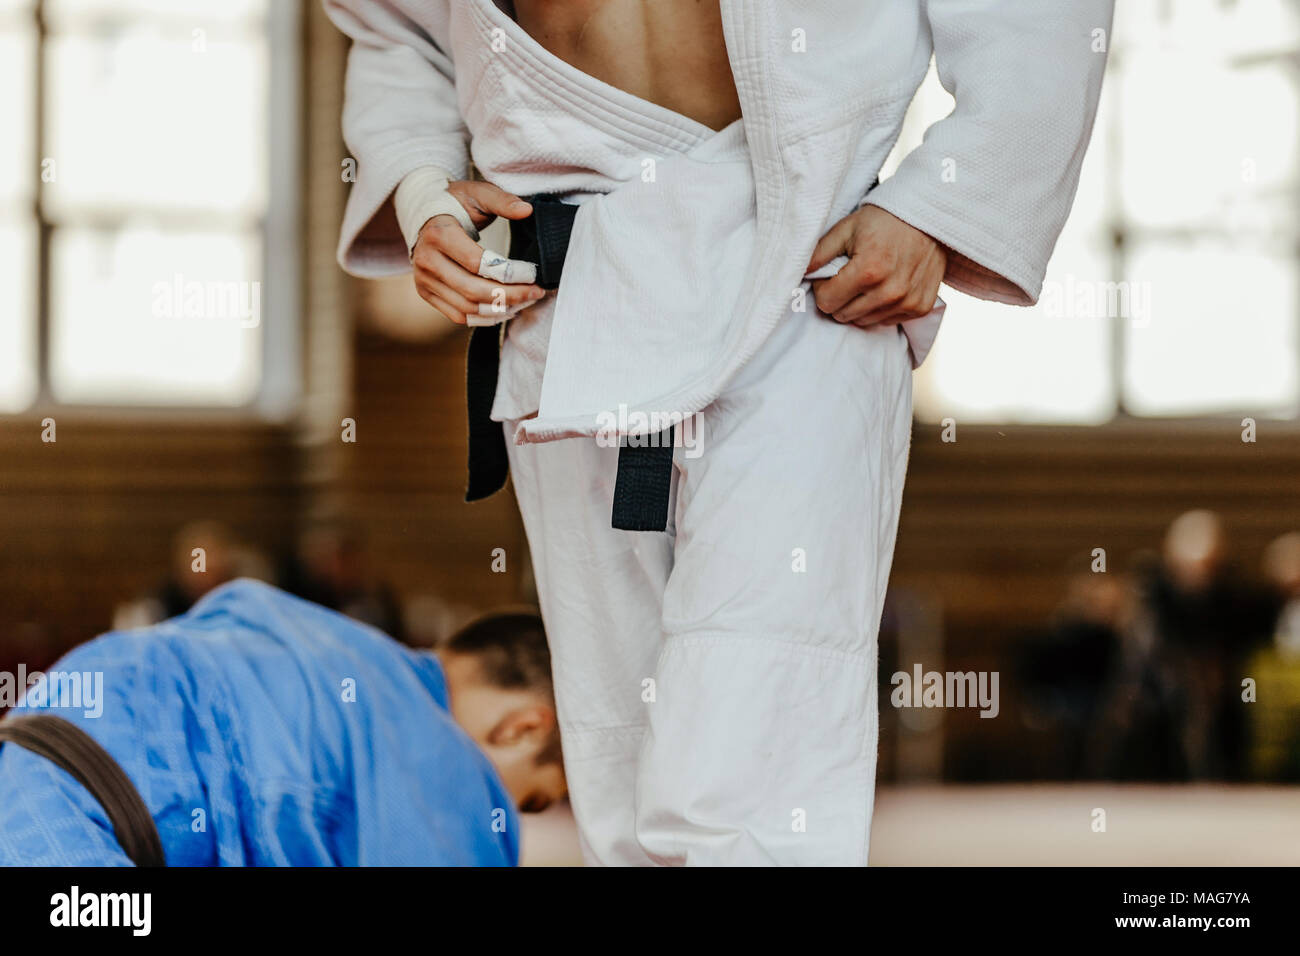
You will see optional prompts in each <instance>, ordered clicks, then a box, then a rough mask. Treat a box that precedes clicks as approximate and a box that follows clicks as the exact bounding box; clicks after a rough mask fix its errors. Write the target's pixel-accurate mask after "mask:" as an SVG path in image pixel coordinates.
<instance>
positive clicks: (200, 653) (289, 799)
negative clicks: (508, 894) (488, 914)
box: [0, 580, 519, 866]
mask: <svg viewBox="0 0 1300 956" xmlns="http://www.w3.org/2000/svg"><path fill="white" fill-rule="evenodd" d="M73 674H80V675H82V679H83V680H84V681H86V682H87V683H85V685H84V687H85V689H86V690H87V693H86V694H85V696H84V698H83V699H81V700H80V701H77V703H79V704H80V705H81V706H79V707H74V706H70V705H69V703H70V701H71V700H72V698H71V696H70V693H69V688H70V687H71V686H72V685H70V684H68V683H67V679H68V675H73ZM95 674H101V675H102V694H101V697H102V699H100V700H98V701H95V702H92V701H91V700H90V699H89V698H90V696H91V690H90V689H91V688H92V687H93V682H94V680H95V679H96V678H95V677H94V675H95ZM43 680H44V681H45V682H46V683H47V685H54V682H56V681H63V682H64V683H63V684H62V685H61V687H62V691H61V692H59V691H57V690H52V691H50V692H48V693H41V692H39V691H37V690H36V688H35V685H33V687H32V688H30V689H29V690H28V694H27V701H25V703H24V706H21V707H19V708H16V709H15V711H14V713H16V714H22V713H37V712H48V713H53V714H57V715H58V716H60V717H63V718H65V719H67V720H70V721H72V722H73V723H75V724H77V725H78V726H79V727H81V728H82V729H83V730H85V731H86V732H87V733H89V734H90V735H91V736H92V737H94V738H95V740H96V741H98V743H99V744H100V745H101V746H102V747H104V749H106V750H107V751H108V752H109V753H110V754H112V755H113V757H114V758H115V759H116V760H117V762H118V763H119V764H121V766H122V768H123V769H124V770H125V771H126V773H127V775H128V776H129V777H130V778H131V780H132V782H133V783H134V784H135V786H136V789H137V790H139V792H140V795H141V797H142V798H143V799H144V801H145V803H146V804H147V805H148V807H149V809H150V811H151V813H152V814H153V818H154V821H155V822H156V824H157V826H158V831H159V834H160V836H161V837H162V843H163V850H164V852H165V853H166V856H167V862H168V864H169V865H171V866H286V865H287V866H317V865H341V866H352V865H361V866H367V865H369V866H376V865H378V866H401V865H452V866H459V865H464V866H514V865H516V864H517V863H518V857H519V817H518V814H517V813H516V810H515V808H514V805H513V803H512V802H511V800H510V798H509V796H508V794H507V793H506V790H505V787H504V786H503V785H502V783H501V781H500V778H499V777H498V776H497V774H496V772H495V770H494V769H493V767H492V765H491V763H490V762H489V761H488V759H487V758H486V757H485V756H484V755H483V753H482V752H481V751H479V750H478V748H477V747H475V746H474V744H473V743H472V742H471V740H470V739H469V737H468V736H466V734H465V733H464V732H463V731H462V730H461V729H460V727H459V726H457V724H456V723H455V722H454V721H453V720H452V717H451V714H450V713H449V712H448V710H447V685H446V681H445V679H444V677H443V673H442V668H441V667H440V666H439V664H438V661H437V658H436V657H434V655H433V654H431V653H429V652H424V651H413V650H410V649H408V648H406V647H403V646H402V645H400V644H398V643H397V642H396V641H394V640H392V639H391V638H389V637H387V636H386V635H384V634H381V633H380V632H378V631H375V630H373V629H371V628H369V627H366V626H365V625H362V624H359V623H357V622H356V621H353V620H350V619H349V618H346V617H343V616H342V615H340V614H336V613H334V612H333V611H329V610H326V609H324V608H322V607H319V606H317V605H315V604H311V603H308V602H306V601H302V600H300V599H298V598H295V597H292V596H290V595H288V594H285V593H284V592H282V591H279V590H277V589H275V588H273V587H270V586H269V585H266V584H262V583H260V582H255V581H248V580H240V581H235V582H232V583H230V584H227V585H225V586H223V587H221V588H218V589H217V590H215V591H213V592H211V593H210V594H208V595H207V596H206V597H204V598H203V600H201V601H200V602H199V603H198V604H196V605H195V606H194V608H193V609H192V610H190V611H189V612H188V613H186V614H184V615H182V616H180V617H177V618H174V619H172V620H170V621H166V622H164V623H162V624H159V625H156V626H154V627H149V628H142V629H139V630H132V631H119V632H114V633H110V634H106V635H104V636H103V637H100V638H97V639H96V640H93V641H90V642H89V643H87V644H83V645H82V646H80V647H78V648H77V649H75V650H74V651H72V652H71V653H69V654H68V655H66V656H65V657H64V658H62V659H61V660H60V661H59V662H58V663H57V664H55V665H54V666H53V667H51V668H50V670H49V671H48V672H47V674H46V676H45V678H43ZM92 703H93V706H87V705H89V704H92ZM97 710H98V711H99V713H95V711H97ZM0 864H3V865H10V866H12V865H19V866H63V865H71V866H77V865H80V866H130V865H131V862H130V860H128V859H127V857H126V856H125V854H124V853H123V852H122V850H121V848H120V847H119V846H118V843H117V841H116V839H115V838H114V836H113V833H112V830H111V829H110V827H109V823H108V819H107V817H106V816H105V814H104V812H103V810H102V808H101V807H100V806H99V804H98V802H96V801H95V799H94V798H93V797H91V796H90V794H89V793H87V792H86V790H85V789H84V788H83V787H82V786H81V785H80V784H78V783H77V782H76V781H75V780H74V779H73V778H72V777H71V776H70V775H68V774H67V773H65V772H64V771H62V770H60V769H59V768H57V767H55V766H54V765H53V764H51V763H50V762H49V761H47V760H45V759H44V758H42V757H39V756H36V755H35V754H33V753H30V752H29V751H26V750H23V749H20V748H19V747H17V746H15V745H14V744H12V743H10V744H5V745H4V747H3V748H0Z"/></svg>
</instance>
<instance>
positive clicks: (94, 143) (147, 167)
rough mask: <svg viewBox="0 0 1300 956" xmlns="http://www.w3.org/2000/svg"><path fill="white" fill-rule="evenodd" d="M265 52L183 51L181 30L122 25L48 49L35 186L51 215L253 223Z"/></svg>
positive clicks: (230, 48) (185, 40)
mask: <svg viewBox="0 0 1300 956" xmlns="http://www.w3.org/2000/svg"><path fill="white" fill-rule="evenodd" d="M266 59H267V57H266V44H265V41H264V40H262V39H261V38H255V37H250V38H248V39H245V40H243V41H241V42H238V43H210V44H209V45H208V46H207V48H206V52H202V53H198V52H195V51H194V50H193V49H192V47H191V43H190V40H189V37H188V34H186V33H183V32H182V33H180V34H171V35H165V34H163V33H162V32H161V31H159V30H158V29H157V28H156V27H151V26H143V25H141V26H134V27H131V28H129V29H125V30H123V31H121V32H119V33H117V34H115V35H114V36H112V37H111V38H101V37H82V36H65V37H56V38H53V39H51V40H50V41H49V59H48V63H49V95H50V106H49V147H48V149H49V153H50V156H51V157H53V158H54V160H55V161H56V163H57V167H56V172H57V178H56V179H55V181H54V182H53V183H51V184H50V185H49V186H48V187H47V189H46V194H45V195H46V198H47V200H48V201H49V204H50V206H51V208H52V209H53V210H54V212H55V214H56V215H59V216H68V215H69V214H71V213H72V212H75V209H73V208H72V207H74V206H75V205H78V204H93V205H95V206H97V207H100V208H105V209H108V210H117V211H126V210H133V209H138V208H140V207H144V208H150V207H159V206H173V207H181V208H194V209H199V210H202V209H212V210H217V209H220V210H229V211H230V212H234V213H240V212H243V213H245V214H249V215H255V214H257V213H258V212H260V210H261V208H262V206H263V204H264V202H265V197H266V164H267V159H266V145H267V141H266V122H267V120H266V109H267V63H266Z"/></svg>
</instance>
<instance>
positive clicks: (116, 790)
mask: <svg viewBox="0 0 1300 956" xmlns="http://www.w3.org/2000/svg"><path fill="white" fill-rule="evenodd" d="M5 742H8V743H11V744H16V745H18V746H19V747H22V748H24V749H25V750H30V751H31V752H32V753H34V754H38V755H39V756H42V757H44V758H45V759H46V760H48V761H50V762H51V763H53V764H54V765H55V766H57V767H59V768H61V769H63V770H66V771H67V772H68V773H70V774H72V776H73V777H75V778H76V780H77V782H78V783H80V784H81V785H82V786H83V787H85V788H86V790H87V791H88V792H89V793H90V795H91V796H92V797H94V798H95V799H96V800H98V801H99V804H100V806H102V807H103V808H104V812H105V813H106V814H108V822H109V823H111V824H112V825H113V833H114V834H115V835H116V836H117V842H118V843H119V844H121V846H122V850H123V852H125V853H126V855H127V856H128V857H130V858H131V861H132V862H133V863H135V865H136V866H166V865H167V858H166V857H165V856H164V854H163V848H162V839H161V838H160V837H159V836H158V827H157V826H155V825H154V822H153V815H152V814H151V813H150V812H149V808H148V807H147V806H145V802H144V800H142V799H141V798H140V793H139V791H137V790H136V789H135V785H134V784H133V783H131V778H130V777H128V776H127V775H126V772H125V771H124V770H123V769H122V768H121V767H120V766H119V765H118V763H117V761H116V760H114V759H113V757H112V755H111V754H109V752H108V751H107V750H105V749H104V748H103V747H101V746H100V745H99V744H98V743H96V742H95V738H93V737H91V736H90V734H88V733H86V732H85V731H84V730H82V729H81V728H80V727H78V726H77V725H76V724H74V723H72V722H71V721H68V720H64V719H63V718H62V717H56V716H54V715H53V714H30V715H25V716H21V717H10V718H9V719H8V720H5V721H4V722H3V723H0V745H3V744H4V743H5Z"/></svg>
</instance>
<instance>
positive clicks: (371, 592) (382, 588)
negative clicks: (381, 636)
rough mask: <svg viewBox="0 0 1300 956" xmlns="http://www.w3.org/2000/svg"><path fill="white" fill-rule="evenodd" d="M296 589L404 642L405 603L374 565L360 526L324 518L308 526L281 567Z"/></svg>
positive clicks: (286, 583) (286, 584)
mask: <svg viewBox="0 0 1300 956" xmlns="http://www.w3.org/2000/svg"><path fill="white" fill-rule="evenodd" d="M279 583H280V586H281V587H282V588H284V590H286V591H288V592H289V593H291V594H296V595H298V597H301V598H306V599H307V600H308V601H314V602H315V603H317V604H320V605H323V606H324V607H328V608H332V609H333V610H335V611H339V612H340V613H342V614H346V615H347V616H348V617H351V618H354V619H355V620H358V621H361V622H363V623H365V624H369V625H371V626H372V627H376V628H378V629H379V630H381V631H383V632H384V633H385V634H388V635H389V636H390V637H393V638H395V639H397V640H399V641H403V642H405V641H406V640H407V638H406V627H405V624H404V622H403V620H402V609H401V605H400V603H399V602H398V600H397V598H396V597H394V595H393V593H392V591H391V590H390V589H389V588H388V586H387V585H385V584H383V583H382V582H381V581H379V580H378V576H377V575H376V574H375V573H374V571H373V570H372V568H371V566H370V552H369V549H368V548H367V546H366V541H365V537H364V535H362V533H361V532H360V531H358V530H357V529H356V528H353V527H350V526H347V525H344V524H333V523H323V524H318V525H316V526H314V527H312V528H310V529H309V530H308V531H306V532H305V533H304V534H303V535H302V537H301V538H300V539H299V541H298V547H297V549H296V550H295V552H294V554H293V555H291V556H290V557H289V559H288V560H287V561H286V562H285V564H284V567H283V569H282V570H281V573H280V582H279Z"/></svg>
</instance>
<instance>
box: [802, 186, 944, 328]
mask: <svg viewBox="0 0 1300 956" xmlns="http://www.w3.org/2000/svg"><path fill="white" fill-rule="evenodd" d="M840 255H845V256H848V257H849V261H848V263H847V264H846V265H845V266H844V268H843V269H841V270H840V271H839V273H838V274H836V275H834V276H832V277H831V278H829V279H814V280H813V283H812V289H813V296H814V298H815V299H816V301H817V308H819V309H821V310H822V311H823V312H825V313H826V314H827V315H829V316H832V317H833V318H834V319H835V321H836V322H845V323H848V324H851V325H857V326H861V327H862V328H867V327H869V326H872V325H878V324H882V323H883V324H897V323H899V322H906V321H907V320H908V319H916V318H920V317H921V316H923V315H926V314H928V313H929V312H931V311H932V310H933V309H934V306H935V300H936V299H937V298H938V295H939V282H940V281H941V280H942V279H943V274H944V270H945V269H946V268H947V266H948V252H947V250H946V249H944V247H943V246H941V245H940V244H939V243H937V242H935V241H934V240H933V239H931V238H930V237H929V236H927V235H926V234H925V233H923V232H921V231H920V230H919V229H914V228H913V227H912V226H909V225H908V224H907V223H905V222H903V220H901V219H898V218H897V217H895V216H892V215H890V214H889V213H887V212H885V210H883V209H881V208H880V207H879V206H863V207H862V208H860V209H858V210H857V211H856V212H854V213H851V214H850V215H848V216H845V217H844V218H843V219H841V220H840V221H839V222H837V223H836V224H835V225H834V226H833V227H832V228H831V231H830V232H828V233H826V235H825V236H823V237H822V240H821V242H819V243H817V248H816V249H815V250H813V257H812V261H811V262H809V263H808V270H807V271H808V272H816V271H817V270H818V269H820V268H821V267H822V266H824V265H826V263H828V262H830V261H831V260H832V259H834V258H835V257H836V256H840Z"/></svg>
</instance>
